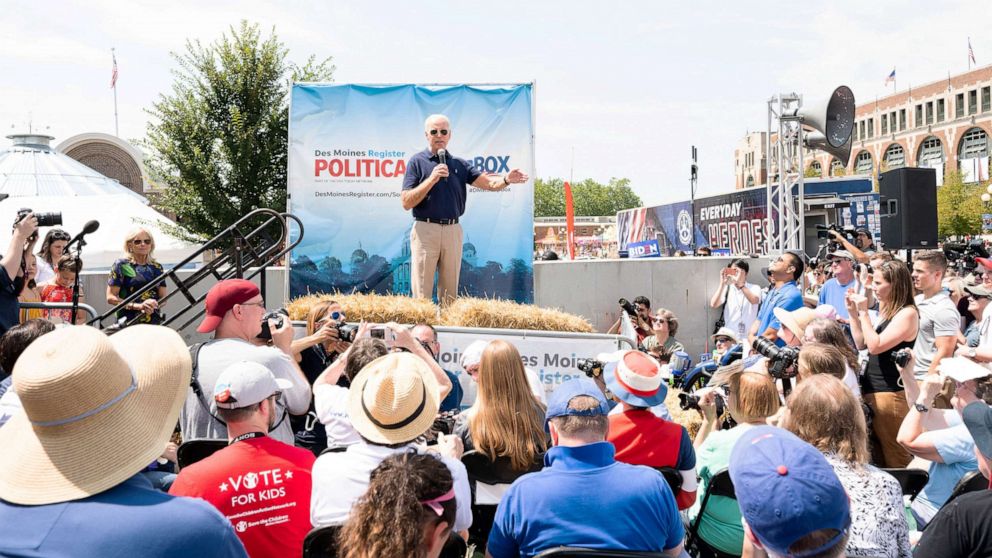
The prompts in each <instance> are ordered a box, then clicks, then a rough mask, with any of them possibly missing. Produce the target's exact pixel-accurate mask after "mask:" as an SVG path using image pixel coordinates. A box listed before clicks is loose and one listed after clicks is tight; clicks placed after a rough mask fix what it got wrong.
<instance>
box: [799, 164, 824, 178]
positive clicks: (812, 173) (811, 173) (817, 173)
mask: <svg viewBox="0 0 992 558" xmlns="http://www.w3.org/2000/svg"><path fill="white" fill-rule="evenodd" d="M803 176H804V177H805V178H822V177H823V171H822V170H820V169H817V168H816V167H814V166H813V165H810V166H808V167H806V172H804V173H803Z"/></svg>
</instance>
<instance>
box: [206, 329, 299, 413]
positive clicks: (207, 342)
mask: <svg viewBox="0 0 992 558" xmlns="http://www.w3.org/2000/svg"><path fill="white" fill-rule="evenodd" d="M209 343H210V342H209V341H206V342H203V343H197V344H195V345H193V346H192V347H190V348H189V356H190V358H191V360H192V361H193V373H192V374H191V375H190V378H189V387H191V388H192V389H193V395H194V396H195V397H196V401H197V402H198V403H199V404H200V408H201V409H203V412H205V413H207V415H209V416H210V418H212V419H214V420H215V421H217V422H218V423H220V424H222V425H224V428H227V423H226V422H224V421H223V420H221V418H220V417H218V416H217V415H215V414H213V413H211V412H210V406H209V405H207V398H206V396H204V395H203V386H201V385H200V349H202V348H203V346H204V345H207V344H209ZM287 415H289V410H288V409H287V408H286V407H285V406H284V407H283V409H282V417H280V418H279V422H277V423H275V424H273V425H272V426H271V427H269V432H274V431H275V429H276V428H279V425H281V424H282V423H283V422H285V420H286V416H287Z"/></svg>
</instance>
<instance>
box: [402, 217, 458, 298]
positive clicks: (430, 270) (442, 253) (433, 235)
mask: <svg viewBox="0 0 992 558" xmlns="http://www.w3.org/2000/svg"><path fill="white" fill-rule="evenodd" d="M435 271H437V272H438V279H437V300H438V303H440V304H442V305H445V304H448V303H450V302H451V301H453V300H454V299H455V297H457V296H458V275H459V274H460V273H461V271H462V226H461V225H460V224H457V223H456V224H454V225H439V224H437V223H425V222H423V221H414V222H413V230H412V231H411V232H410V286H411V290H412V291H413V296H415V297H417V298H428V299H429V298H431V295H432V294H433V291H434V272H435Z"/></svg>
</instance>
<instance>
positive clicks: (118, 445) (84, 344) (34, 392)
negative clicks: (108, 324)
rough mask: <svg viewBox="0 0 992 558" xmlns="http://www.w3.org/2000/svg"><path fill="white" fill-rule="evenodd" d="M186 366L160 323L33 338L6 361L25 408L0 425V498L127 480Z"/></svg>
mask: <svg viewBox="0 0 992 558" xmlns="http://www.w3.org/2000/svg"><path fill="white" fill-rule="evenodd" d="M190 372H191V364H190V356H189V350H188V349H187V348H186V344H185V343H183V340H182V338H181V337H179V334H178V333H176V332H175V331H173V330H171V329H169V328H166V327H162V326H152V325H136V326H132V327H129V328H126V329H124V330H123V331H121V332H120V333H117V334H116V335H114V336H113V337H108V336H106V335H105V334H103V333H101V332H100V331H99V330H97V329H94V328H92V327H88V326H69V327H65V328H62V329H57V330H55V331H53V332H51V333H48V334H46V335H43V336H41V337H39V338H38V339H37V340H35V341H34V342H33V343H31V345H29V346H28V348H27V349H26V350H25V351H24V352H23V353H22V354H21V356H20V358H19V359H18V360H17V364H16V365H15V366H14V381H13V383H14V389H15V390H16V392H17V395H18V397H19V398H20V400H21V404H22V405H23V407H24V409H23V411H20V412H18V413H17V414H16V415H14V416H13V417H12V418H11V419H10V421H9V422H8V423H7V424H6V425H5V426H4V427H3V428H0V448H3V451H2V452H0V498H2V499H4V500H6V501H8V502H13V503H15V504H25V505H40V504H52V503H57V502H67V501H70V500H78V499H80V498H85V497H87V496H91V495H93V494H99V493H100V492H103V491H105V490H107V489H109V488H112V487H114V486H116V485H118V484H120V483H121V482H123V481H124V480H126V479H128V478H130V477H131V476H133V475H134V474H136V473H137V472H138V471H140V470H142V469H143V468H144V467H146V466H147V465H148V464H149V463H151V462H152V461H154V460H155V459H156V458H157V457H158V456H159V455H161V454H162V450H163V449H164V448H165V444H166V443H167V442H168V441H169V437H170V436H171V435H172V431H173V429H174V428H175V426H176V420H177V419H178V417H179V409H180V407H182V404H183V401H184V400H185V397H186V390H187V389H189V379H190Z"/></svg>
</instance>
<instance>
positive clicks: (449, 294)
mask: <svg viewBox="0 0 992 558" xmlns="http://www.w3.org/2000/svg"><path fill="white" fill-rule="evenodd" d="M451 135H452V134H451V122H450V121H449V120H448V117H447V116H444V115H443V114H434V115H431V116H428V117H427V120H426V121H425V122H424V138H426V139H427V149H425V150H423V151H421V152H419V153H416V154H415V155H414V156H413V157H411V158H410V161H409V162H408V163H407V167H406V175H405V176H404V177H403V193H402V196H401V200H402V202H403V209H405V210H413V220H414V223H413V230H412V231H411V232H410V268H411V269H410V283H411V290H412V291H413V296H415V297H418V298H431V294H432V290H433V285H434V274H435V272H438V280H437V300H438V302H439V303H441V304H447V303H449V302H451V301H452V300H454V298H455V297H456V296H457V294H458V275H459V273H460V271H461V265H462V227H461V225H460V224H458V219H459V218H461V216H462V214H463V213H465V199H466V197H467V194H468V188H467V185H469V184H471V185H472V186H475V187H476V188H480V189H482V190H489V191H492V192H496V191H499V190H502V189H504V188H506V187H507V186H509V185H510V184H523V183H524V182H527V180H529V177H528V176H527V175H526V174H524V173H523V172H522V171H521V170H520V169H513V170H511V171H510V172H509V174H506V175H497V176H489V175H487V174H484V173H483V172H482V171H481V170H480V169H477V168H475V167H473V166H471V165H469V163H468V161H466V160H465V159H461V158H459V157H453V156H451V155H448V154H447V152H446V151H445V153H444V156H443V157H442V156H441V155H439V154H438V152H439V151H440V150H446V149H447V147H448V141H450V140H451Z"/></svg>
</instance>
